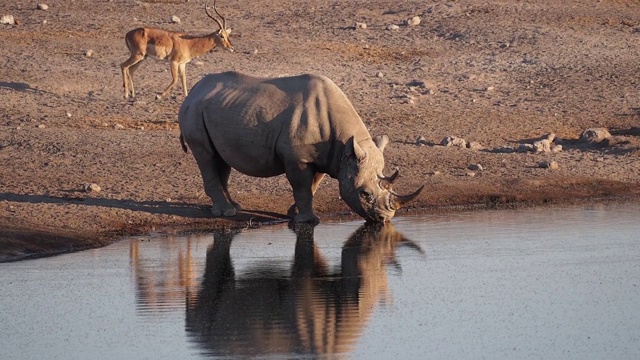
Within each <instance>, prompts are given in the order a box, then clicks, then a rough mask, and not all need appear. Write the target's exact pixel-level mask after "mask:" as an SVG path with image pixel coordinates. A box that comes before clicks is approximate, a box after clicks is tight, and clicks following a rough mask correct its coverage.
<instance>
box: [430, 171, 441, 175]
mask: <svg viewBox="0 0 640 360" xmlns="http://www.w3.org/2000/svg"><path fill="white" fill-rule="evenodd" d="M431 175H433V176H440V175H442V173H441V172H440V171H438V170H436V171H434V172H432V173H431Z"/></svg>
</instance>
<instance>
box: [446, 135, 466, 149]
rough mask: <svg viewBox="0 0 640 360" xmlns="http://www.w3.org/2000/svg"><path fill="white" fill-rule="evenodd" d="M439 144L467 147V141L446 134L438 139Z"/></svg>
mask: <svg viewBox="0 0 640 360" xmlns="http://www.w3.org/2000/svg"><path fill="white" fill-rule="evenodd" d="M440 145H442V146H459V147H467V141H466V140H465V139H463V138H459V137H457V136H446V137H445V138H444V139H442V141H440Z"/></svg>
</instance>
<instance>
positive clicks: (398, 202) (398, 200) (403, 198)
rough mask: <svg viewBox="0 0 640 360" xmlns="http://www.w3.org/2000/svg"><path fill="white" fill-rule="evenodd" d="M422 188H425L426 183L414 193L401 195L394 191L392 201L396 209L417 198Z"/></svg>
mask: <svg viewBox="0 0 640 360" xmlns="http://www.w3.org/2000/svg"><path fill="white" fill-rule="evenodd" d="M422 189H424V185H422V186H420V188H419V189H418V190H416V191H415V192H414V193H413V194H409V195H399V194H396V193H392V194H393V199H392V201H391V203H392V204H393V208H394V210H398V209H400V208H401V207H402V206H404V205H405V204H406V203H408V202H409V201H411V200H413V199H415V198H417V197H418V195H420V192H422Z"/></svg>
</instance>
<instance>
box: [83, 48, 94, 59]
mask: <svg viewBox="0 0 640 360" xmlns="http://www.w3.org/2000/svg"><path fill="white" fill-rule="evenodd" d="M84 56H86V57H92V56H93V50H91V49H87V50H85V52H84Z"/></svg>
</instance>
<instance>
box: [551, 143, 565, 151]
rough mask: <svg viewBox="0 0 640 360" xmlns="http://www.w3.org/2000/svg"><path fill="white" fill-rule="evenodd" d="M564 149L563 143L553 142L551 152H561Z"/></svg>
mask: <svg viewBox="0 0 640 360" xmlns="http://www.w3.org/2000/svg"><path fill="white" fill-rule="evenodd" d="M561 151H562V145H559V144H552V145H551V152H552V153H559V152H561Z"/></svg>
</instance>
